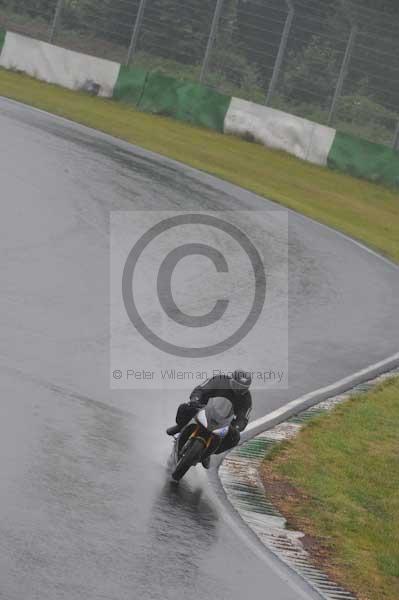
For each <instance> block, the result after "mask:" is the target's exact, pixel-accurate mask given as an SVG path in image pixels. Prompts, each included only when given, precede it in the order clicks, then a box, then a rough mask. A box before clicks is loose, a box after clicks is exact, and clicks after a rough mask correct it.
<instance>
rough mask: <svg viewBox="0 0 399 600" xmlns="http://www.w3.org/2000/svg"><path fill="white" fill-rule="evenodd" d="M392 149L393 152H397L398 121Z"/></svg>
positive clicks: (398, 144)
mask: <svg viewBox="0 0 399 600" xmlns="http://www.w3.org/2000/svg"><path fill="white" fill-rule="evenodd" d="M392 148H393V149H394V150H399V121H398V124H397V126H396V130H395V135H394V138H393V143H392Z"/></svg>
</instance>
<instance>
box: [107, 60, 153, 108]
mask: <svg viewBox="0 0 399 600" xmlns="http://www.w3.org/2000/svg"><path fill="white" fill-rule="evenodd" d="M147 75H148V72H147V71H144V70H143V69H132V68H129V67H126V66H125V65H121V68H120V70H119V75H118V79H117V81H116V84H115V88H114V93H113V96H112V97H113V99H114V100H119V101H120V102H127V103H128V104H134V105H135V106H138V104H139V102H140V99H141V96H142V94H143V90H144V86H145V82H146V79H147Z"/></svg>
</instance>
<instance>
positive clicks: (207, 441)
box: [172, 398, 234, 481]
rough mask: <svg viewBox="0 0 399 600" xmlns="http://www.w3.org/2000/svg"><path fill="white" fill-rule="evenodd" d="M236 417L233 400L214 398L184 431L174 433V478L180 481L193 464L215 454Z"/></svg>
mask: <svg viewBox="0 0 399 600" xmlns="http://www.w3.org/2000/svg"><path fill="white" fill-rule="evenodd" d="M233 418H234V412H233V405H232V403H231V402H230V400H228V399H227V398H211V399H210V400H209V401H208V403H207V405H206V406H204V408H201V409H200V410H199V411H198V413H197V414H196V415H195V417H193V419H191V421H190V422H189V423H187V425H186V426H185V427H184V428H183V429H182V431H181V432H180V433H179V434H176V435H175V436H174V438H175V446H174V464H175V468H174V471H173V473H172V479H174V480H175V481H180V479H181V478H182V477H184V475H185V474H186V473H187V471H188V470H189V469H190V468H191V467H194V466H195V465H197V464H198V463H199V462H201V461H202V460H203V458H205V457H206V456H210V455H211V454H214V453H215V452H216V451H217V449H218V448H219V446H220V444H221V443H222V440H223V438H224V437H226V435H227V433H228V431H229V427H230V424H231V422H232V420H233Z"/></svg>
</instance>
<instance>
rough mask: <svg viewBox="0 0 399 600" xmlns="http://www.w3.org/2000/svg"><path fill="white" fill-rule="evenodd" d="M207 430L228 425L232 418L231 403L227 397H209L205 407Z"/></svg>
mask: <svg viewBox="0 0 399 600" xmlns="http://www.w3.org/2000/svg"><path fill="white" fill-rule="evenodd" d="M205 413H206V418H207V421H208V429H209V431H214V430H215V429H220V428H221V427H225V426H227V425H230V423H231V421H232V420H233V416H234V413H233V405H232V403H231V402H230V400H228V399H227V398H211V399H210V400H209V401H208V404H207V405H206V408H205Z"/></svg>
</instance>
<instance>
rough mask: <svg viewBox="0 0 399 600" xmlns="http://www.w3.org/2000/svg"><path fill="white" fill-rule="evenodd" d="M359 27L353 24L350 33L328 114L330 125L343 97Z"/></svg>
mask: <svg viewBox="0 0 399 600" xmlns="http://www.w3.org/2000/svg"><path fill="white" fill-rule="evenodd" d="M358 29H359V28H358V26H357V25H352V28H351V32H350V35H349V40H348V43H347V46H346V50H345V56H344V60H343V61H342V65H341V70H340V72H339V76H338V81H337V85H336V88H335V92H334V97H333V100H332V103H331V107H330V112H329V115H328V120H327V124H328V125H331V124H332V122H333V119H334V115H335V111H336V108H337V104H338V100H339V99H340V97H341V93H342V88H343V86H344V81H345V77H346V74H347V72H348V67H349V63H350V60H351V58H352V52H353V48H354V45H355V42H356V36H357V32H358Z"/></svg>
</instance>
